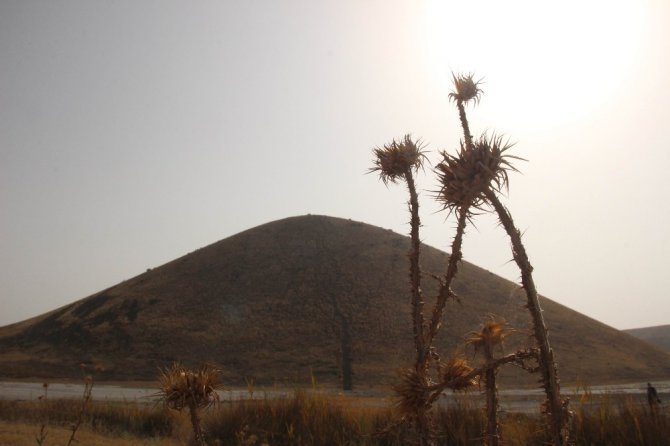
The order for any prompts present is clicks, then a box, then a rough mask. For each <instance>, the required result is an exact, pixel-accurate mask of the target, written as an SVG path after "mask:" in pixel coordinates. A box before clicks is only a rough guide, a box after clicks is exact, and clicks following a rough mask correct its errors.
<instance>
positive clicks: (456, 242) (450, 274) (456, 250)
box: [424, 207, 468, 361]
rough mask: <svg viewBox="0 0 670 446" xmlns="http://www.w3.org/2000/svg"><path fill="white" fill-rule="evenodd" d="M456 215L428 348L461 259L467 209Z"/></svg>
mask: <svg viewBox="0 0 670 446" xmlns="http://www.w3.org/2000/svg"><path fill="white" fill-rule="evenodd" d="M457 214H458V225H457V226H456V235H454V239H453V241H452V243H451V254H449V263H448V264H447V272H446V273H445V275H444V280H443V281H442V283H441V284H440V290H439V292H438V295H437V302H435V306H434V307H433V314H432V317H431V320H430V325H429V326H428V334H427V335H426V345H428V346H430V345H431V344H432V343H433V340H434V339H435V336H436V335H437V333H438V331H439V330H440V327H441V325H442V317H443V314H444V306H445V304H446V303H447V299H448V298H449V297H450V296H453V295H454V293H453V291H452V290H451V283H452V282H453V280H454V277H456V273H457V272H458V264H459V262H460V261H461V259H462V258H463V252H462V250H461V248H462V246H463V234H464V233H465V225H466V222H467V218H468V208H467V207H462V208H460V209H459V210H458V211H457ZM426 353H427V352H426ZM426 356H427V355H426ZM425 360H427V358H424V361H425Z"/></svg>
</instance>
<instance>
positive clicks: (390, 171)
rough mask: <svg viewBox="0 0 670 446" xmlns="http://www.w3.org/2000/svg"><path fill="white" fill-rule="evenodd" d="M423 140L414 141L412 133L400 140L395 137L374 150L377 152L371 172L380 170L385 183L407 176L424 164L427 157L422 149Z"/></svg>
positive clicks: (380, 175)
mask: <svg viewBox="0 0 670 446" xmlns="http://www.w3.org/2000/svg"><path fill="white" fill-rule="evenodd" d="M422 148H423V146H422V145H421V141H420V140H418V141H416V142H415V141H412V138H411V136H410V135H405V137H404V138H403V139H401V140H400V141H396V140H395V139H394V140H393V141H391V142H390V143H389V144H386V145H384V146H383V147H378V148H375V149H374V150H373V152H374V154H375V159H374V161H373V162H374V167H372V168H371V169H370V170H369V171H370V172H379V177H380V178H381V179H382V181H383V182H384V184H388V182H389V181H390V182H392V183H395V182H396V181H397V180H398V179H399V178H405V176H406V175H407V173H408V172H411V171H412V170H414V171H416V170H418V169H419V168H420V167H422V166H423V161H424V159H425V158H426V156H425V155H424V152H423V151H422V150H421V149H422Z"/></svg>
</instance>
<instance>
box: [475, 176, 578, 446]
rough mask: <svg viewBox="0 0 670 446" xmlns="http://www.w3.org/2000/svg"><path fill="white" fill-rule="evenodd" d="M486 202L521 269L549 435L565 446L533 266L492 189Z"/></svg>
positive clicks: (564, 420) (564, 425)
mask: <svg viewBox="0 0 670 446" xmlns="http://www.w3.org/2000/svg"><path fill="white" fill-rule="evenodd" d="M485 194H486V199H487V200H488V202H489V203H491V205H492V206H493V208H494V209H495V211H496V213H497V214H498V218H499V219H500V223H501V224H502V225H503V227H504V228H505V231H506V232H507V235H509V237H510V240H511V243H512V254H513V256H514V261H515V262H516V264H517V265H518V267H519V269H520V270H521V283H522V285H523V288H524V290H525V291H526V297H527V302H528V311H529V312H530V315H531V318H532V320H533V331H534V336H535V340H536V342H537V345H538V348H539V365H540V372H541V374H542V383H543V385H544V391H545V393H546V395H547V409H548V412H549V413H548V415H549V416H550V420H551V435H552V438H553V441H554V444H555V445H556V446H562V445H565V444H567V441H568V435H567V417H566V415H565V413H564V411H565V408H564V407H563V402H562V401H561V393H560V386H559V379H558V371H557V368H556V363H555V361H554V352H553V350H552V349H551V346H550V345H549V336H548V334H547V326H546V325H545V323H544V317H543V316H542V308H541V307H540V300H539V297H538V294H537V289H536V288H535V282H534V281H533V274H532V272H533V267H532V265H531V264H530V261H529V260H528V255H527V254H526V249H525V248H524V246H523V243H522V242H521V233H520V232H519V230H518V229H517V228H516V227H515V226H514V221H513V220H512V216H511V214H510V213H509V211H508V210H507V208H506V207H505V206H503V204H502V203H501V202H500V200H499V199H498V197H497V196H496V194H495V193H494V192H493V191H492V190H490V189H489V190H487V191H486V193H485Z"/></svg>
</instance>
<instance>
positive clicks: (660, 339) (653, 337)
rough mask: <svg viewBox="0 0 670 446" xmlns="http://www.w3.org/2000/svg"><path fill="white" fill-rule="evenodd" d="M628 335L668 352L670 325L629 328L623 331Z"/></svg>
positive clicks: (669, 346)
mask: <svg viewBox="0 0 670 446" xmlns="http://www.w3.org/2000/svg"><path fill="white" fill-rule="evenodd" d="M623 331H624V332H625V333H628V334H629V335H632V336H635V337H636V338H638V339H642V340H643V341H646V342H648V343H650V344H653V345H655V346H657V347H659V348H661V349H663V350H665V351H666V352H670V325H658V326H656V327H644V328H631V329H630V330H623Z"/></svg>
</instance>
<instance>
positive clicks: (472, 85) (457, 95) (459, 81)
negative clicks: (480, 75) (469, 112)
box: [449, 73, 483, 104]
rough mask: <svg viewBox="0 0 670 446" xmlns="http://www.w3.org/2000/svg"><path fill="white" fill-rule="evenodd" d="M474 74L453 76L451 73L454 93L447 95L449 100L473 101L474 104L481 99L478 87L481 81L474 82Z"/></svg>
mask: <svg viewBox="0 0 670 446" xmlns="http://www.w3.org/2000/svg"><path fill="white" fill-rule="evenodd" d="M473 76H474V74H472V73H468V74H455V73H451V77H452V80H453V83H454V91H452V92H451V93H449V99H451V100H454V101H456V102H469V101H474V103H475V104H477V103H478V102H479V100H480V99H481V94H482V93H483V91H482V89H481V88H479V85H480V84H481V83H482V81H481V79H480V80H478V81H475V80H474V78H473Z"/></svg>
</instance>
